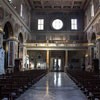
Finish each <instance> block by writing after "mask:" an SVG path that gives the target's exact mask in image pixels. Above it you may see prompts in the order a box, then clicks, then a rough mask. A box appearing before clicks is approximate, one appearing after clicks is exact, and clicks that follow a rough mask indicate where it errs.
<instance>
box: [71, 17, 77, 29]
mask: <svg viewBox="0 0 100 100" xmlns="http://www.w3.org/2000/svg"><path fill="white" fill-rule="evenodd" d="M71 29H72V30H77V29H78V28H77V19H71Z"/></svg>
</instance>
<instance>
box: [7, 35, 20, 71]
mask: <svg viewBox="0 0 100 100" xmlns="http://www.w3.org/2000/svg"><path fill="white" fill-rule="evenodd" d="M17 42H18V40H17V38H16V37H10V38H9V39H8V40H7V43H8V71H9V73H11V72H13V71H14V67H15V58H17V54H16V52H17V51H16V49H17V48H16V43H17Z"/></svg>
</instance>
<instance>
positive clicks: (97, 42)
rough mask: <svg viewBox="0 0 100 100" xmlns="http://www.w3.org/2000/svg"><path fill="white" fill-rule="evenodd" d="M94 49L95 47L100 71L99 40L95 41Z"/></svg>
mask: <svg viewBox="0 0 100 100" xmlns="http://www.w3.org/2000/svg"><path fill="white" fill-rule="evenodd" d="M96 47H97V51H96V58H97V59H99V69H100V39H98V40H97V41H96Z"/></svg>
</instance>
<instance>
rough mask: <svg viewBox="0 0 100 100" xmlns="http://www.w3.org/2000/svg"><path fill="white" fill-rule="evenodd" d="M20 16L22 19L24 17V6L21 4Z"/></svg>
mask: <svg viewBox="0 0 100 100" xmlns="http://www.w3.org/2000/svg"><path fill="white" fill-rule="evenodd" d="M20 16H21V17H22V16H23V4H21V7H20Z"/></svg>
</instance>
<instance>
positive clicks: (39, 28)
mask: <svg viewBox="0 0 100 100" xmlns="http://www.w3.org/2000/svg"><path fill="white" fill-rule="evenodd" d="M38 30H44V19H38Z"/></svg>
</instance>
